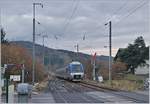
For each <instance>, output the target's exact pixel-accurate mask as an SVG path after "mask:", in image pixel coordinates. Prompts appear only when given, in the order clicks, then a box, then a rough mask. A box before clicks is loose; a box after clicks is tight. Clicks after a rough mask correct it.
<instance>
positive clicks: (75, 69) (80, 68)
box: [71, 65, 83, 72]
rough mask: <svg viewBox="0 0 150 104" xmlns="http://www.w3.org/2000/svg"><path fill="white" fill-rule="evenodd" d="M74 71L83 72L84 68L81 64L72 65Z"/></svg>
mask: <svg viewBox="0 0 150 104" xmlns="http://www.w3.org/2000/svg"><path fill="white" fill-rule="evenodd" d="M71 69H72V72H83V68H82V66H81V65H72V68H71Z"/></svg>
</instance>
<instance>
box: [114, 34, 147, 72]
mask: <svg viewBox="0 0 150 104" xmlns="http://www.w3.org/2000/svg"><path fill="white" fill-rule="evenodd" d="M148 51H149V49H148V47H146V45H145V42H144V39H143V37H142V36H140V37H138V38H137V39H136V40H135V41H134V43H133V44H129V45H128V47H127V48H125V49H122V50H121V51H120V52H118V54H117V55H116V56H117V57H115V61H117V60H120V61H121V62H124V63H126V64H127V68H128V69H131V73H132V74H134V73H135V68H137V67H138V66H139V65H143V66H144V65H146V59H148V57H149V55H148V53H149V52H148Z"/></svg>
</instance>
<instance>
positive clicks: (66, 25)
mask: <svg viewBox="0 0 150 104" xmlns="http://www.w3.org/2000/svg"><path fill="white" fill-rule="evenodd" d="M74 1H75V0H74ZM76 1H77V3H76V5H75V7H74V9H73V11H72V14H71V16H70V18H69V20H68V22H67V23H66V24H65V26H64V31H63V33H62V35H64V34H65V32H66V30H67V27H68V26H69V24H70V22H71V19H72V17H73V16H74V14H75V12H76V10H77V8H78V5H79V0H76Z"/></svg>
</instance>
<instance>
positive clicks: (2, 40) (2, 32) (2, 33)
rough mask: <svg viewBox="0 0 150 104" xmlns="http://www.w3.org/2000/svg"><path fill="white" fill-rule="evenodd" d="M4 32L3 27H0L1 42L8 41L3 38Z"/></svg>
mask: <svg viewBox="0 0 150 104" xmlns="http://www.w3.org/2000/svg"><path fill="white" fill-rule="evenodd" d="M5 36H6V32H5V31H4V29H3V28H1V43H8V41H7V40H6V39H5Z"/></svg>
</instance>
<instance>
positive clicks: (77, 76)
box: [69, 61, 84, 81]
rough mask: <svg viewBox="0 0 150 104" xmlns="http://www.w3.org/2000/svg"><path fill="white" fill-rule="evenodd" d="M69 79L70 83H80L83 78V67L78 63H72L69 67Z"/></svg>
mask: <svg viewBox="0 0 150 104" xmlns="http://www.w3.org/2000/svg"><path fill="white" fill-rule="evenodd" d="M69 67H70V68H69V69H70V77H71V80H72V81H80V80H82V79H83V77H84V69H83V65H82V64H81V63H80V62H77V61H74V62H72V63H70V65H69Z"/></svg>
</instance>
